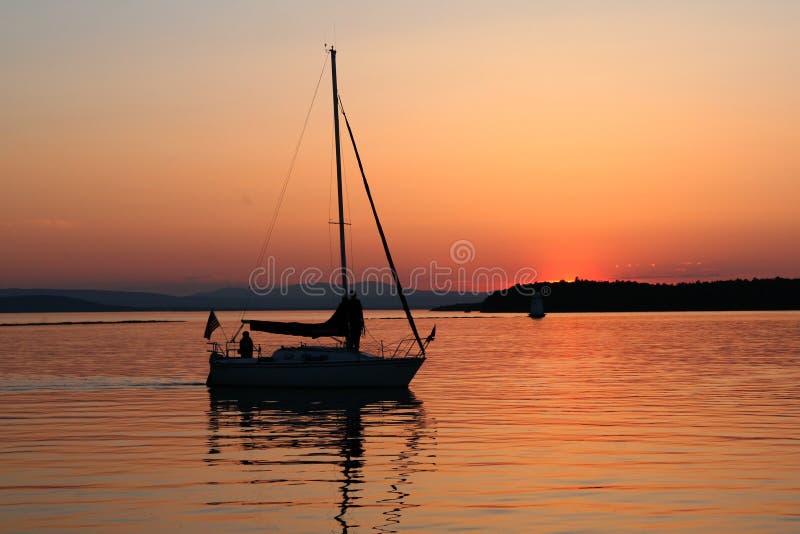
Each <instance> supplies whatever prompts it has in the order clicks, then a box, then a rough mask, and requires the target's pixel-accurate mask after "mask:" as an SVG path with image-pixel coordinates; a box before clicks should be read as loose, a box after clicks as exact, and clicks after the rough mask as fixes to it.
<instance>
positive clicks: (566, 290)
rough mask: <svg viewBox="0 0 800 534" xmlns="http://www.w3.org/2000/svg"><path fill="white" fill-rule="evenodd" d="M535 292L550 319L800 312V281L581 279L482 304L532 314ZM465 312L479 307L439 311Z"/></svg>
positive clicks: (500, 294) (499, 295)
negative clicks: (654, 313) (592, 314)
mask: <svg viewBox="0 0 800 534" xmlns="http://www.w3.org/2000/svg"><path fill="white" fill-rule="evenodd" d="M532 290H534V291H536V292H537V293H539V294H543V295H544V308H545V311H546V312H548V313H549V312H621V311H724V310H798V309H800V279H787V278H769V279H759V278H754V279H752V280H721V281H715V282H691V283H679V284H648V283H642V282H628V281H615V282H596V281H591V280H580V279H576V280H575V281H574V282H566V281H563V280H562V281H560V282H554V283H549V282H548V283H536V284H528V285H522V286H513V287H511V288H509V289H507V290H504V291H496V292H494V293H492V294H490V295H489V296H487V297H486V298H485V299H484V300H483V302H481V303H480V311H481V312H528V311H529V310H530V302H531V291H532ZM543 290H544V291H543ZM465 307H470V308H472V309H474V304H462V305H460V306H459V305H455V306H447V307H446V308H435V309H440V310H441V309H451V310H458V309H464V308H465Z"/></svg>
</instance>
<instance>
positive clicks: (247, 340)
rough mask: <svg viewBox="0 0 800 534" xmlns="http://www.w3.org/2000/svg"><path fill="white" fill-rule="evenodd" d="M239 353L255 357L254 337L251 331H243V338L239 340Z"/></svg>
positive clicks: (247, 356) (243, 356)
mask: <svg viewBox="0 0 800 534" xmlns="http://www.w3.org/2000/svg"><path fill="white" fill-rule="evenodd" d="M239 355H240V356H241V357H242V358H252V357H253V339H252V338H251V337H250V332H242V339H240V340H239Z"/></svg>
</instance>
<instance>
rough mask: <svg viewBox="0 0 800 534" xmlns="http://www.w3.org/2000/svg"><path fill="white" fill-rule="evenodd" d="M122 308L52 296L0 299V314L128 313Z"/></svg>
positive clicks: (126, 309)
mask: <svg viewBox="0 0 800 534" xmlns="http://www.w3.org/2000/svg"><path fill="white" fill-rule="evenodd" d="M129 310H131V308H126V307H124V306H107V305H105V304H97V303H96V302H89V301H88V300H83V299H76V298H72V297H59V296H53V295H25V296H17V297H0V313H48V312H101V311H129Z"/></svg>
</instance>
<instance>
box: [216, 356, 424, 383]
mask: <svg viewBox="0 0 800 534" xmlns="http://www.w3.org/2000/svg"><path fill="white" fill-rule="evenodd" d="M424 361H425V358H378V357H375V356H366V355H365V357H364V358H363V359H351V360H349V361H348V360H337V359H332V360H330V361H276V360H274V359H272V358H225V357H222V356H217V355H212V357H211V360H210V370H209V373H208V380H207V381H206V384H208V385H209V386H237V387H242V386H244V387H270V388H370V387H372V388H382V387H407V386H408V384H409V383H410V382H411V379H413V378H414V375H415V374H416V373H417V370H418V369H419V368H420V366H421V365H422V362H424Z"/></svg>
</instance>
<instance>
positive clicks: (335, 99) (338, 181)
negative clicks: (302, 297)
mask: <svg viewBox="0 0 800 534" xmlns="http://www.w3.org/2000/svg"><path fill="white" fill-rule="evenodd" d="M330 53H331V80H332V82H333V137H334V140H335V142H336V189H337V191H338V193H339V222H338V223H337V224H338V225H339V252H340V254H341V257H342V267H341V274H342V291H344V294H345V295H347V248H346V246H345V241H344V200H343V198H342V151H341V146H340V142H339V89H338V87H337V85H336V49H335V48H333V46H331V48H330Z"/></svg>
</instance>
